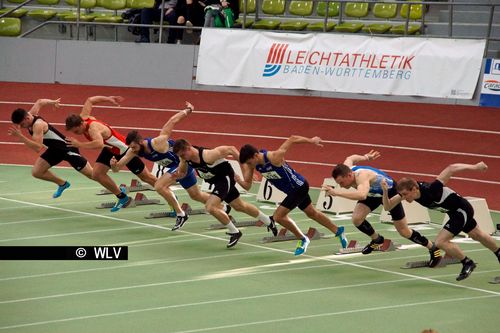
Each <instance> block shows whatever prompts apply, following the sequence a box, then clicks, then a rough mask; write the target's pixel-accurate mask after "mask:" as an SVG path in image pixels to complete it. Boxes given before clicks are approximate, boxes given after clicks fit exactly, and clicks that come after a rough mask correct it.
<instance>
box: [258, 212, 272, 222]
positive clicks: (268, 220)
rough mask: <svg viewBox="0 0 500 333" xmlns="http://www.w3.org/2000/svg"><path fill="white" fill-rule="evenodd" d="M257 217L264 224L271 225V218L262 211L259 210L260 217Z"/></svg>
mask: <svg viewBox="0 0 500 333" xmlns="http://www.w3.org/2000/svg"><path fill="white" fill-rule="evenodd" d="M257 217H258V218H259V220H260V221H262V222H264V223H265V224H266V225H271V219H270V218H269V216H267V215H266V214H264V213H263V212H261V211H260V210H259V216H257Z"/></svg>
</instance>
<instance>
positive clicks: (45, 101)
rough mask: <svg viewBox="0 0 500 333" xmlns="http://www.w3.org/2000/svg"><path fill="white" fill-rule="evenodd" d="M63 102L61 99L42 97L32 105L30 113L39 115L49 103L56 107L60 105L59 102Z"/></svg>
mask: <svg viewBox="0 0 500 333" xmlns="http://www.w3.org/2000/svg"><path fill="white" fill-rule="evenodd" d="M60 102H61V99H60V98H58V99H46V98H41V99H39V100H37V101H36V102H35V104H34V105H33V106H32V107H31V109H30V110H29V113H31V114H32V115H33V116H37V115H38V112H40V110H41V109H42V108H43V107H44V106H47V105H53V106H54V107H55V108H58V107H59V103H60Z"/></svg>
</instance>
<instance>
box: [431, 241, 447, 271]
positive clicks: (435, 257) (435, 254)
mask: <svg viewBox="0 0 500 333" xmlns="http://www.w3.org/2000/svg"><path fill="white" fill-rule="evenodd" d="M429 254H430V255H431V260H429V265H428V266H429V267H430V268H433V267H436V266H437V265H438V264H439V262H440V261H441V259H442V258H443V257H441V251H440V250H439V249H438V248H437V247H436V245H433V246H432V248H431V249H430V250H429Z"/></svg>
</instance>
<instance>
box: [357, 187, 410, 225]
mask: <svg viewBox="0 0 500 333" xmlns="http://www.w3.org/2000/svg"><path fill="white" fill-rule="evenodd" d="M395 184H396V183H395V182H394V186H393V187H392V188H391V189H389V198H392V197H393V196H395V195H396V194H398V191H397V190H396V185H395ZM358 203H362V204H363V205H365V206H368V208H370V211H372V212H373V211H374V210H375V209H377V207H378V206H380V205H381V204H382V197H367V198H366V199H365V200H360V201H358ZM389 214H391V217H392V220H393V221H399V220H402V219H403V218H404V217H405V210H404V209H403V205H402V204H401V202H400V203H398V204H397V205H396V206H395V207H394V208H393V209H391V210H390V211H389Z"/></svg>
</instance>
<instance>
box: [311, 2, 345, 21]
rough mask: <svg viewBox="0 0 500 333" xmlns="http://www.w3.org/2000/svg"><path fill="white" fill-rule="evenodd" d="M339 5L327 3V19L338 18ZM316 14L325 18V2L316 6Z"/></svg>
mask: <svg viewBox="0 0 500 333" xmlns="http://www.w3.org/2000/svg"><path fill="white" fill-rule="evenodd" d="M339 12H340V3H338V2H330V3H328V17H335V16H339ZM316 14H317V15H318V16H321V17H325V16H326V2H319V3H318V5H317V6H316Z"/></svg>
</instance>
